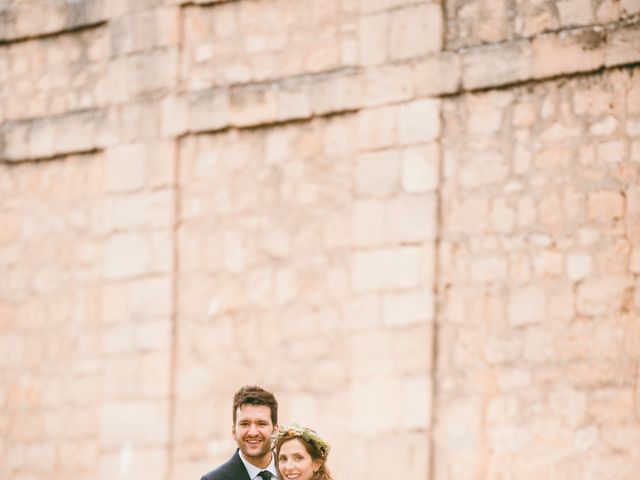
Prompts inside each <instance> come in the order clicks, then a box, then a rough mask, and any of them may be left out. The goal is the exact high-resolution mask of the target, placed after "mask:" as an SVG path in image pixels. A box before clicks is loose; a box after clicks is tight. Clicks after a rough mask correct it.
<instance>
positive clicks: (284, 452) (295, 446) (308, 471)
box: [278, 438, 322, 480]
mask: <svg viewBox="0 0 640 480" xmlns="http://www.w3.org/2000/svg"><path fill="white" fill-rule="evenodd" d="M320 465H322V461H321V460H314V459H312V458H311V455H309V452H307V449H306V447H305V446H304V443H302V441H301V440H300V439H298V438H292V439H291V440H287V441H286V442H284V443H283V444H282V445H281V446H280V453H279V454H278V470H280V474H281V475H282V479H283V480H310V479H311V477H313V473H314V472H315V471H316V470H318V468H320Z"/></svg>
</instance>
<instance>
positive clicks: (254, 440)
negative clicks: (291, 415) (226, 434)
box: [232, 404, 275, 468]
mask: <svg viewBox="0 0 640 480" xmlns="http://www.w3.org/2000/svg"><path fill="white" fill-rule="evenodd" d="M274 429H275V425H273V423H272V422H271V409H270V408H269V407H268V406H267V405H251V404H245V405H242V406H240V407H239V408H238V410H237V411H236V422H235V423H234V425H233V429H232V432H233V439H234V440H235V441H236V443H237V444H238V448H240V451H241V452H242V453H243V454H244V456H245V457H246V459H247V460H249V461H250V462H251V463H253V464H254V465H256V466H257V467H260V468H264V467H265V466H266V464H268V463H269V461H270V460H271V434H272V433H273V431H274Z"/></svg>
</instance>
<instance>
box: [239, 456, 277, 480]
mask: <svg viewBox="0 0 640 480" xmlns="http://www.w3.org/2000/svg"><path fill="white" fill-rule="evenodd" d="M238 453H240V460H242V463H244V467H245V468H246V469H247V472H248V473H249V478H251V480H256V479H257V480H262V477H259V476H258V474H259V473H260V472H261V471H263V470H268V471H270V472H271V475H273V478H274V479H278V478H280V477H278V471H277V470H276V462H275V454H273V453H272V454H271V461H270V462H269V465H267V467H266V468H258V467H256V466H255V465H254V464H253V463H251V462H250V461H249V460H247V459H246V458H245V457H244V455H243V454H242V450H238Z"/></svg>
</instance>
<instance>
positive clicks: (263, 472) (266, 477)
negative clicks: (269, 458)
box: [258, 470, 273, 480]
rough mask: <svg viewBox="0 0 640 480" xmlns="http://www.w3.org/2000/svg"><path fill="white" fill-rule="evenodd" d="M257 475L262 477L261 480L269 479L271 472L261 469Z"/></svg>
mask: <svg viewBox="0 0 640 480" xmlns="http://www.w3.org/2000/svg"><path fill="white" fill-rule="evenodd" d="M258 476H259V477H262V479H263V480H271V477H273V474H272V473H271V472H270V471H269V470H262V471H261V472H260V473H259V474H258Z"/></svg>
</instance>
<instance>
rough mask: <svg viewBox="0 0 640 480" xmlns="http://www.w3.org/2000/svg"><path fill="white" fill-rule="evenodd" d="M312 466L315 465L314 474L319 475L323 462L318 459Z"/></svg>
mask: <svg viewBox="0 0 640 480" xmlns="http://www.w3.org/2000/svg"><path fill="white" fill-rule="evenodd" d="M311 465H313V473H318V470H320V467H321V466H322V460H320V459H316V460H314V461H313V463H312V464H311Z"/></svg>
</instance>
